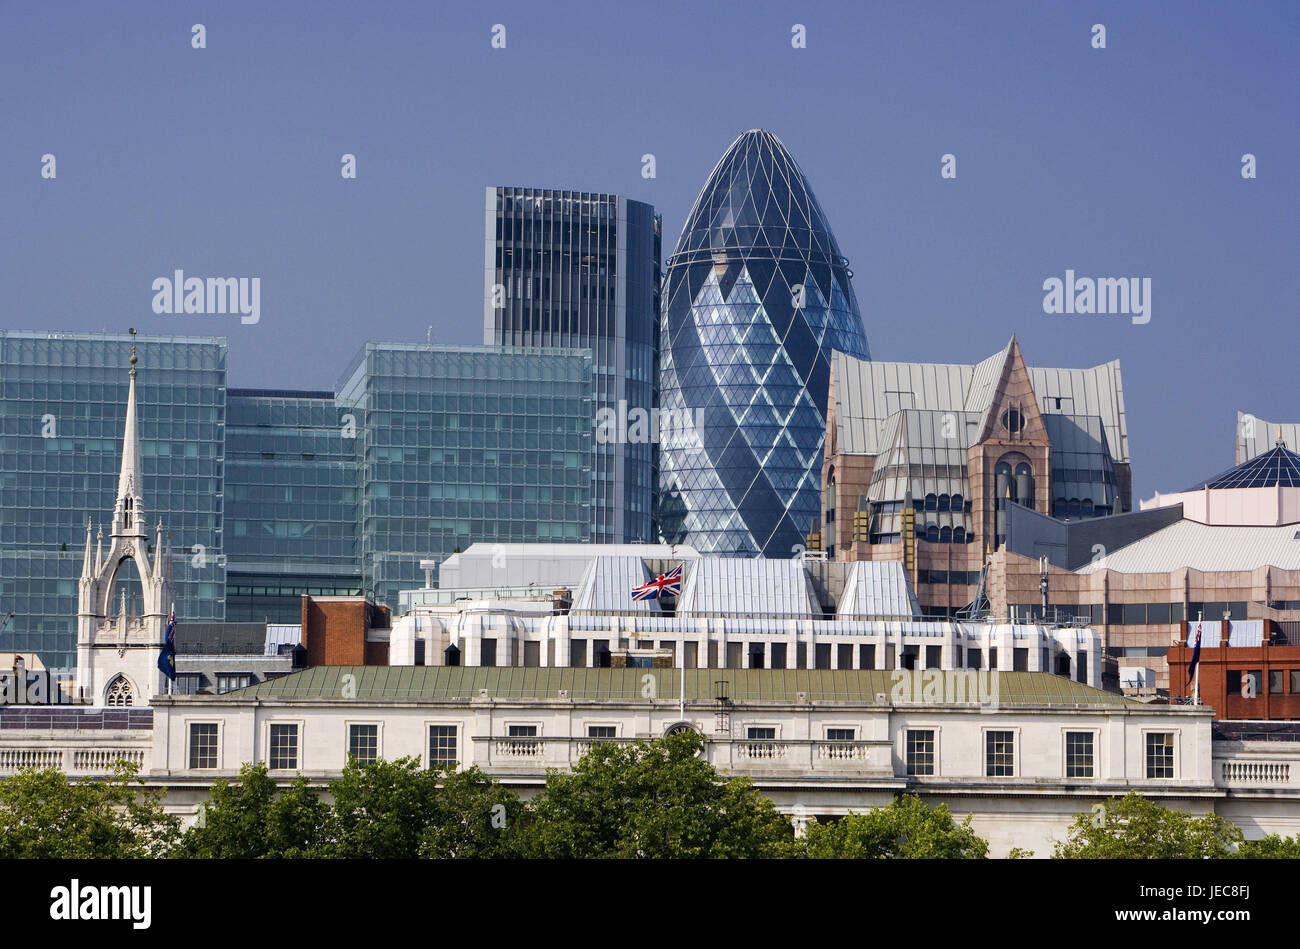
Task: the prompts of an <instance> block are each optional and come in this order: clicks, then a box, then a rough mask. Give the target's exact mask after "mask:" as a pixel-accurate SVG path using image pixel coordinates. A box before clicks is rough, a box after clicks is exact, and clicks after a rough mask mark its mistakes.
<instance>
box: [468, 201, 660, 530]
mask: <svg viewBox="0 0 1300 949" xmlns="http://www.w3.org/2000/svg"><path fill="white" fill-rule="evenodd" d="M485 244H486V254H485V260H484V311H483V312H484V324H483V325H484V331H483V341H484V343H486V344H488V345H498V346H522V347H542V348H567V349H590V350H591V352H592V356H593V363H594V376H593V381H594V391H595V401H594V404H593V406H592V408H593V418H592V426H593V429H595V428H596V419H597V414H596V413H599V412H600V411H601V410H602V409H605V410H608V411H609V412H612V413H613V414H614V417H616V418H617V419H618V420H619V424H618V426H617V431H616V432H607V433H605V434H606V435H607V436H609V435H612V436H613V437H604V438H598V439H597V445H596V454H595V466H596V467H595V471H594V472H593V505H592V510H593V520H594V523H593V528H592V535H591V540H593V541H595V542H597V543H623V542H639V541H650V540H652V539H653V533H652V526H651V506H652V498H653V493H654V485H655V480H656V475H657V459H656V457H655V451H656V448H657V446H656V445H655V444H652V443H651V438H650V437H647V436H646V430H645V429H640V428H637V427H635V426H630V425H628V424H627V423H626V422H624V421H623V420H625V419H628V418H629V416H632V417H633V418H635V414H634V413H635V410H637V409H641V410H642V411H643V412H644V413H646V415H647V416H650V417H657V414H656V413H657V411H658V378H659V363H658V351H659V339H658V337H659V324H658V312H659V279H660V273H659V262H660V221H659V217H658V216H657V215H656V214H655V211H654V208H653V207H652V206H651V205H648V204H644V203H642V202H640V201H631V200H628V199H627V198H624V197H619V196H618V195H612V194H592V193H589V192H583V191H553V190H545V189H534V188H493V187H490V188H488V189H487V204H486V242H485ZM629 429H630V431H629Z"/></svg>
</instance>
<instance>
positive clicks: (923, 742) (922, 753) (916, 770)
mask: <svg viewBox="0 0 1300 949" xmlns="http://www.w3.org/2000/svg"><path fill="white" fill-rule="evenodd" d="M907 773H908V774H919V775H930V774H934V730H933V729H930V728H923V729H914V728H909V729H908V731H907Z"/></svg>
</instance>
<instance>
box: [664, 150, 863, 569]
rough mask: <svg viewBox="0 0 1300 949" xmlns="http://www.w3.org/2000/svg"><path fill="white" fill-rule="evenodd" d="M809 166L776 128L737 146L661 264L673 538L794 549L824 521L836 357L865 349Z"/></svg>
mask: <svg viewBox="0 0 1300 949" xmlns="http://www.w3.org/2000/svg"><path fill="white" fill-rule="evenodd" d="M851 276H852V275H851V273H850V271H849V267H848V261H847V260H845V258H844V257H843V256H842V255H841V254H840V249H839V246H838V245H837V244H836V243H835V238H834V237H833V236H832V235H831V230H830V226H829V225H828V224H827V223H826V215H825V214H824V213H823V212H822V209H821V206H820V205H819V204H818V203H817V198H816V197H815V196H814V195H813V192H812V188H810V187H809V185H808V181H807V179H806V178H805V177H804V174H803V171H802V170H801V169H800V168H799V166H798V165H797V164H796V163H795V161H794V159H793V158H792V157H790V153H789V152H787V151H786V149H785V146H784V145H782V144H781V142H780V141H778V140H777V138H776V136H775V135H773V134H772V133H771V132H765V131H763V130H761V129H754V130H751V131H749V132H746V133H745V134H744V135H742V136H740V138H738V139H736V141H735V142H733V143H732V145H731V147H730V148H729V149H727V152H726V154H724V155H723V156H722V160H721V161H719V162H718V164H717V166H716V167H715V168H714V169H713V173H712V174H711V175H709V179H708V181H706V182H705V184H704V188H703V190H702V191H701V192H700V195H699V197H698V198H696V200H695V207H694V208H692V209H691V213H690V215H689V217H688V218H687V219H686V224H685V226H684V227H683V228H682V233H681V237H680V238H678V241H677V250H676V252H675V253H674V254H673V256H672V257H671V258H670V259H669V261H668V274H667V283H666V286H665V288H664V305H663V310H662V314H661V320H662V322H661V332H662V334H663V343H662V350H661V352H660V383H659V384H660V397H661V400H662V408H663V410H664V413H665V414H668V413H672V415H671V417H674V418H677V419H679V420H681V421H679V422H678V423H677V424H675V425H673V426H672V427H671V428H670V429H668V430H667V433H666V434H665V435H664V437H663V439H662V442H661V446H660V453H659V465H660V474H659V491H660V493H659V500H658V519H659V527H660V532H661V534H662V535H663V537H664V539H665V540H667V541H669V542H671V543H687V544H692V545H693V546H695V547H697V548H698V549H699V550H701V551H705V552H708V553H720V554H736V555H749V556H754V555H764V556H768V557H790V556H792V555H793V554H795V553H796V552H797V551H798V550H799V549H801V545H802V544H803V543H805V538H806V536H807V534H808V531H809V530H810V528H811V527H812V525H813V524H814V523H815V522H820V520H821V491H820V478H821V463H822V440H823V438H824V437H825V431H826V398H827V388H828V382H829V375H830V354H831V352H832V351H833V350H840V351H842V352H845V353H848V354H849V355H851V356H856V357H858V358H859V359H867V358H869V355H868V352H867V340H866V336H865V335H864V333H863V330H862V318H861V316H859V314H858V304H857V300H856V298H855V297H854V295H853V285H852V283H851V282H850V277H851Z"/></svg>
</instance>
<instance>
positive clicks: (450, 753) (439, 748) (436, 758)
mask: <svg viewBox="0 0 1300 949" xmlns="http://www.w3.org/2000/svg"><path fill="white" fill-rule="evenodd" d="M458 760H460V759H459V758H458V757H457V755H456V726H455V725H430V726H429V767H430V768H436V767H451V766H452V765H454V764H455V763H456V762H457V761H458Z"/></svg>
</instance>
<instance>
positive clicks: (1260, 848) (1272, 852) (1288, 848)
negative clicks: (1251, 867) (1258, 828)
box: [1237, 834, 1300, 860]
mask: <svg viewBox="0 0 1300 949" xmlns="http://www.w3.org/2000/svg"><path fill="white" fill-rule="evenodd" d="M1237 856H1238V857H1246V858H1248V859H1252V860H1296V859H1300V834H1297V835H1296V836H1294V837H1279V836H1278V835H1277V834H1269V835H1268V836H1267V837H1264V838H1262V839H1261V840H1243V841H1242V842H1241V846H1240V847H1238V848H1237Z"/></svg>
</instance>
